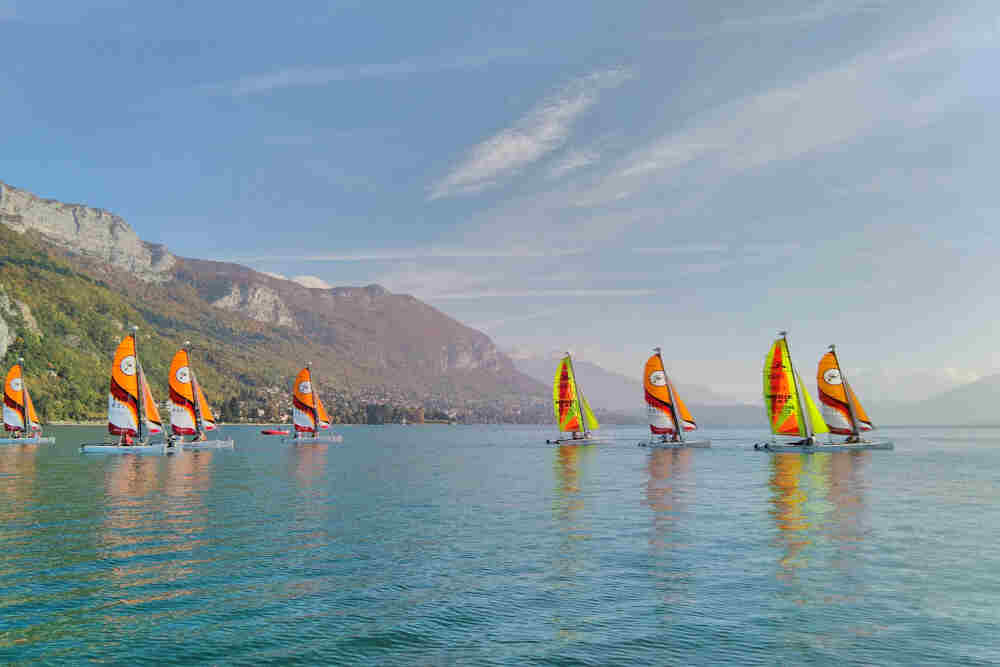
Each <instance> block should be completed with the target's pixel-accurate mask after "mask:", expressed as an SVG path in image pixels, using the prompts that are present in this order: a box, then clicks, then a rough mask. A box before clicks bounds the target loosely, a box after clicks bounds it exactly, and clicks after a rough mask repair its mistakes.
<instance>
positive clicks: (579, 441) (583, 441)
mask: <svg viewBox="0 0 1000 667" xmlns="http://www.w3.org/2000/svg"><path fill="white" fill-rule="evenodd" d="M545 442H546V443H547V444H549V445H559V446H560V447H562V446H565V445H599V444H601V443H605V442H607V440H602V439H600V438H559V439H557V440H546V441H545Z"/></svg>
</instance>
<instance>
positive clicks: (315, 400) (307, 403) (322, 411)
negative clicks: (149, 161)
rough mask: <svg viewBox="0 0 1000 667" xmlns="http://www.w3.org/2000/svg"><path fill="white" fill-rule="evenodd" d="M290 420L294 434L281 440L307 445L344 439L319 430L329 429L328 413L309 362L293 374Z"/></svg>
mask: <svg viewBox="0 0 1000 667" xmlns="http://www.w3.org/2000/svg"><path fill="white" fill-rule="evenodd" d="M292 422H293V423H294V425H295V435H293V436H292V437H291V438H282V439H281V440H282V442H291V443H295V444H300V445H309V444H313V443H327V442H343V441H344V437H343V436H342V435H338V434H336V433H324V434H320V431H328V430H329V429H330V415H328V414H327V412H326V408H325V407H323V401H322V399H320V397H319V390H318V389H317V388H316V383H315V381H314V380H313V376H312V369H311V366H310V365H309V364H306V367H305V368H303V369H302V370H301V371H299V374H298V375H296V376H295V385H294V386H293V387H292Z"/></svg>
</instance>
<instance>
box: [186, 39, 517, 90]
mask: <svg viewBox="0 0 1000 667" xmlns="http://www.w3.org/2000/svg"><path fill="white" fill-rule="evenodd" d="M526 52H527V50H526V49H498V50H494V51H491V52H489V53H487V54H484V55H463V56H455V57H451V58H438V57H435V58H414V59H411V60H403V61H399V62H395V63H369V64H358V65H332V66H311V67H287V68H285V69H279V70H275V71H273V72H265V73H261V74H250V75H247V76H243V77H240V78H239V79H236V80H235V81H227V82H223V83H212V84H207V85H205V86H202V88H203V89H205V90H210V91H213V92H221V93H226V94H229V95H232V96H233V97H245V96H248V95H257V94H261V93H269V92H272V91H275V90H280V89H284V88H301V87H310V86H326V85H329V84H331V83H338V82H343V81H358V80H361V79H383V78H392V77H401V76H407V75H412V74H433V73H435V72H446V71H451V70H469V69H477V68H480V67H485V66H487V65H490V64H491V63H494V62H497V61H501V60H509V59H513V58H517V57H519V56H523V55H524V54H525V53H526Z"/></svg>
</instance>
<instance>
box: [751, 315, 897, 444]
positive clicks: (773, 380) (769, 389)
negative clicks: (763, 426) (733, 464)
mask: <svg viewBox="0 0 1000 667" xmlns="http://www.w3.org/2000/svg"><path fill="white" fill-rule="evenodd" d="M827 355H832V363H833V365H832V366H831V365H830V360H829V359H828V357H827ZM827 355H824V357H823V358H822V359H821V360H820V365H819V371H818V373H817V375H818V376H819V377H818V379H819V385H820V386H819V388H820V393H821V395H823V392H824V389H827V390H828V391H830V394H829V395H828V400H829V401H830V404H829V412H828V416H829V418H830V419H831V420H833V421H834V423H835V425H836V427H837V428H838V429H840V431H844V426H843V414H842V413H841V412H840V410H839V409H838V408H840V407H842V408H843V409H844V410H846V411H847V412H848V415H849V416H848V422H847V426H848V427H849V428H850V430H849V431H847V433H849V434H851V435H852V436H853V438H852V440H853V441H850V442H843V443H837V444H834V443H832V442H828V443H821V442H820V441H819V440H818V439H817V438H816V436H817V435H819V434H823V433H829V432H830V430H831V429H830V426H829V425H828V423H827V420H826V419H824V416H823V415H822V414H820V411H819V409H818V408H817V407H816V403H815V401H813V399H812V396H811V395H810V394H809V390H808V389H807V388H806V386H805V384H804V383H803V382H802V376H800V375H799V373H798V372H797V371H796V370H795V366H794V365H793V364H792V356H791V353H790V351H789V349H788V334H787V332H785V331H781V332H779V333H778V338H777V340H775V341H774V343H773V344H772V345H771V349H770V350H769V351H768V353H767V356H766V357H765V359H764V405H765V408H766V411H767V418H768V423H769V424H770V426H771V433H772V435H773V436H774V437H773V439H772V440H771V441H770V442H766V443H763V444H759V445H754V448H755V449H763V450H767V451H784V452H787V451H800V452H801V451H840V450H844V449H892V443H891V442H865V441H861V440H860V438H858V437H857V435H858V429H859V426H858V424H859V422H855V421H853V418H852V417H850V415H851V414H854V407H853V404H852V403H851V401H849V400H848V399H847V395H848V394H847V392H848V391H850V389H849V387H848V388H847V389H846V390H845V389H844V385H843V384H842V380H841V377H842V376H841V374H840V368H839V364H838V362H837V360H836V355H835V354H833V351H832V350H831V352H828V353H827ZM838 383H839V384H840V388H839V390H838V389H837V385H838ZM850 396H851V397H852V398H853V399H854V401H855V402H856V397H854V393H853V392H850ZM826 405H827V404H826V403H824V406H826ZM857 406H858V408H859V409H860V403H858V404H857ZM862 412H863V411H862ZM868 424H869V426H870V422H868Z"/></svg>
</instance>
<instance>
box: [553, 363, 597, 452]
mask: <svg viewBox="0 0 1000 667" xmlns="http://www.w3.org/2000/svg"><path fill="white" fill-rule="evenodd" d="M552 406H553V408H554V410H555V415H556V424H558V425H559V430H560V431H561V432H563V433H571V434H572V435H571V436H570V437H569V438H557V439H555V440H546V441H545V442H547V443H549V444H552V445H590V444H593V443H595V442H598V440H596V439H595V438H593V437H591V435H590V432H591V431H596V430H597V429H599V428H600V427H601V425H600V424H598V423H597V418H596V417H595V416H594V412H593V410H591V409H590V405H589V404H588V403H587V399H586V398H584V396H583V391H582V390H581V389H580V385H579V384H577V382H576V373H574V372H573V360H572V359H571V358H570V356H569V352H567V353H566V356H565V357H563V358H562V359H561V360H560V361H559V366H558V367H557V368H556V377H555V380H554V382H553V384H552Z"/></svg>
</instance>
